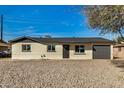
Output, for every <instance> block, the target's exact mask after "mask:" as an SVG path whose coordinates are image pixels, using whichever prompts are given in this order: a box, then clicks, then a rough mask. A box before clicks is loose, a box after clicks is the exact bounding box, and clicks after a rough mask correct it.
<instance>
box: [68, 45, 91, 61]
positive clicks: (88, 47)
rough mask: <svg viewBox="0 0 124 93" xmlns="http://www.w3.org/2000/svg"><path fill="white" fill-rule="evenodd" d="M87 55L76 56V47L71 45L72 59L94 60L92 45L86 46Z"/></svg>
mask: <svg viewBox="0 0 124 93" xmlns="http://www.w3.org/2000/svg"><path fill="white" fill-rule="evenodd" d="M84 46H85V53H83V54H76V53H75V45H70V59H92V52H93V51H92V45H91V44H84Z"/></svg>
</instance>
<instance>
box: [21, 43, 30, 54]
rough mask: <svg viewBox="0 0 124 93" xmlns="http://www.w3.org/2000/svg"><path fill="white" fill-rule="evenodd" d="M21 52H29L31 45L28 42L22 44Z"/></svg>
mask: <svg viewBox="0 0 124 93" xmlns="http://www.w3.org/2000/svg"><path fill="white" fill-rule="evenodd" d="M22 52H31V45H30V44H24V45H22Z"/></svg>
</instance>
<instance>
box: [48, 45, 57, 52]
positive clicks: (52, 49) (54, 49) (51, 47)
mask: <svg viewBox="0 0 124 93" xmlns="http://www.w3.org/2000/svg"><path fill="white" fill-rule="evenodd" d="M49 46H50V50H49ZM47 52H56V46H55V45H54V44H49V45H47Z"/></svg>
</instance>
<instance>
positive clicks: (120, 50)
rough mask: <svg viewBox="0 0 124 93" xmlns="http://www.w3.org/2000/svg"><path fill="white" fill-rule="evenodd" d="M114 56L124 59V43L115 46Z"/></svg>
mask: <svg viewBox="0 0 124 93" xmlns="http://www.w3.org/2000/svg"><path fill="white" fill-rule="evenodd" d="M113 57H114V58H115V59H124V43H121V44H116V45H114V46H113Z"/></svg>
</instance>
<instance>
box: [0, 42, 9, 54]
mask: <svg viewBox="0 0 124 93" xmlns="http://www.w3.org/2000/svg"><path fill="white" fill-rule="evenodd" d="M7 50H8V44H7V42H5V41H3V40H0V52H2V51H7Z"/></svg>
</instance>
